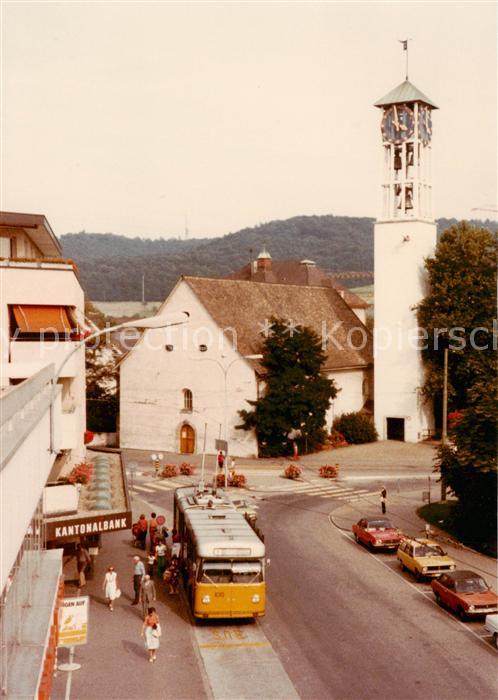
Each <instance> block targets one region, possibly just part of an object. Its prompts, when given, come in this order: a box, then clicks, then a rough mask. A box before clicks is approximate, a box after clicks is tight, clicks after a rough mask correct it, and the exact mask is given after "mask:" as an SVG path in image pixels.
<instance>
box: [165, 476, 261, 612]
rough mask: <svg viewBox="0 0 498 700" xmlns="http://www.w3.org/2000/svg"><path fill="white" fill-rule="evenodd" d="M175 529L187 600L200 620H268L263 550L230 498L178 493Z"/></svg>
mask: <svg viewBox="0 0 498 700" xmlns="http://www.w3.org/2000/svg"><path fill="white" fill-rule="evenodd" d="M174 505H175V514H174V518H175V527H176V529H177V530H178V533H179V535H180V538H181V549H180V565H181V568H182V571H183V573H184V577H185V578H184V580H185V584H186V591H187V596H188V599H189V603H190V606H191V609H192V612H193V614H194V617H198V618H241V617H261V616H262V615H264V614H265V595H266V590H265V588H266V585H265V545H264V542H263V541H262V538H261V537H260V535H259V533H257V532H256V531H255V529H254V528H253V527H252V526H251V525H250V524H249V521H248V519H246V517H245V516H244V514H243V513H241V512H239V511H238V510H237V509H236V507H235V505H234V504H233V503H232V502H231V501H230V499H229V498H228V496H227V495H226V494H225V493H224V492H223V491H221V490H220V489H218V490H217V491H216V492H215V493H211V492H205V491H204V492H201V493H198V492H197V490H196V487H192V486H189V487H185V488H179V489H176V491H175V501H174Z"/></svg>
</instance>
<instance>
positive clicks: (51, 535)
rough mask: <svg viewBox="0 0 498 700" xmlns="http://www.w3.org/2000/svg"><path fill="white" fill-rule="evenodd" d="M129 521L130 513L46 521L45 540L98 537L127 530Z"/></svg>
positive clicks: (129, 524)
mask: <svg viewBox="0 0 498 700" xmlns="http://www.w3.org/2000/svg"><path fill="white" fill-rule="evenodd" d="M131 520H132V519H131V512H130V511H125V512H124V513H123V512H121V513H112V514H109V515H94V516H90V517H84V518H83V517H82V518H66V519H64V520H62V519H60V520H46V521H45V527H46V533H47V540H49V541H53V540H62V539H66V538H68V537H80V536H81V535H99V534H102V533H104V532H113V531H115V530H129V529H130V528H131Z"/></svg>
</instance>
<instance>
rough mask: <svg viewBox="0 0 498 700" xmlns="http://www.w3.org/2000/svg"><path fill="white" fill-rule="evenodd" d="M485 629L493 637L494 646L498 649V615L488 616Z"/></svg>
mask: <svg viewBox="0 0 498 700" xmlns="http://www.w3.org/2000/svg"><path fill="white" fill-rule="evenodd" d="M484 628H485V629H486V630H487V631H488V632H489V634H490V635H491V636H492V637H493V644H494V645H495V647H496V648H497V649H498V615H497V614H496V613H495V614H494V615H486V619H485V620H484Z"/></svg>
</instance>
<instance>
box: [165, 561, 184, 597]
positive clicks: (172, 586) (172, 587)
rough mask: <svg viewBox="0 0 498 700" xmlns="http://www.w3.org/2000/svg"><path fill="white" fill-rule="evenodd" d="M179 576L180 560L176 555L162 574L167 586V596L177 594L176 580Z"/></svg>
mask: <svg viewBox="0 0 498 700" xmlns="http://www.w3.org/2000/svg"><path fill="white" fill-rule="evenodd" d="M179 576H180V560H179V559H178V557H177V556H176V554H175V555H174V556H173V557H172V559H171V564H170V566H169V569H167V570H166V571H165V572H164V576H163V578H164V580H165V582H166V583H167V584H168V586H169V594H170V595H174V594H175V593H178V579H179Z"/></svg>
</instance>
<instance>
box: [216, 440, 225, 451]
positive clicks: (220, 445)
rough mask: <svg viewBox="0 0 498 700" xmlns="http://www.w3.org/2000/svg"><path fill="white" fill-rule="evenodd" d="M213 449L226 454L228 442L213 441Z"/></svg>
mask: <svg viewBox="0 0 498 700" xmlns="http://www.w3.org/2000/svg"><path fill="white" fill-rule="evenodd" d="M214 448H215V450H222V452H225V453H226V451H227V449H228V442H227V441H226V440H215V441H214Z"/></svg>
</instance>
